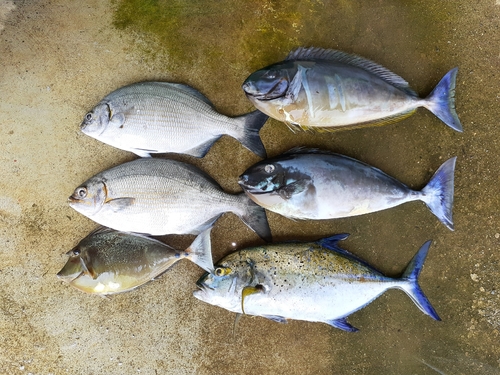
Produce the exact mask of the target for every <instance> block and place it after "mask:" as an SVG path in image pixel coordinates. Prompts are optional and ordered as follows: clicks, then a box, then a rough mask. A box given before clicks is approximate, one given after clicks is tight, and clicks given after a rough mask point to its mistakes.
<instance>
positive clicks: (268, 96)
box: [241, 78, 288, 101]
mask: <svg viewBox="0 0 500 375" xmlns="http://www.w3.org/2000/svg"><path fill="white" fill-rule="evenodd" d="M283 81H285V82H286V79H284V78H282V79H280V80H279V81H278V82H276V84H275V85H274V86H273V87H272V88H271V89H270V90H269V91H268V92H267V93H265V94H261V93H259V91H258V89H257V87H256V86H255V84H254V83H253V82H245V83H244V84H243V85H242V86H241V87H242V88H243V91H245V94H246V96H247V97H252V98H254V99H257V100H262V101H269V100H273V99H278V98H281V97H283V96H284V95H285V93H286V90H285V91H284V92H280V91H279V90H278V92H279V94H275V93H274V92H275V91H276V89H277V88H278V86H280V85H281V84H282V83H283ZM286 83H287V85H288V82H286Z"/></svg>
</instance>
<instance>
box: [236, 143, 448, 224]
mask: <svg viewBox="0 0 500 375" xmlns="http://www.w3.org/2000/svg"><path fill="white" fill-rule="evenodd" d="M455 162H456V157H453V158H451V159H449V160H447V161H446V162H444V163H443V164H442V165H441V167H439V169H438V170H437V171H436V172H435V174H434V176H433V177H432V178H431V180H430V181H429V182H428V184H427V186H425V187H424V188H423V189H422V190H420V191H416V190H412V189H410V188H409V187H408V186H406V185H405V184H403V183H401V182H400V181H398V180H396V179H395V178H393V177H391V176H389V175H387V174H385V173H384V172H382V171H381V170H380V169H377V168H374V167H372V166H370V165H368V164H365V163H363V162H361V161H359V160H356V159H353V158H350V157H347V156H344V155H340V154H335V153H330V152H328V151H321V150H315V149H305V148H304V149H292V150H290V151H289V152H288V153H285V154H283V155H282V156H278V157H276V158H273V159H267V160H263V161H262V162H259V163H257V164H254V165H253V166H251V167H250V168H248V169H247V170H246V171H245V172H244V173H243V174H242V175H241V176H240V177H239V179H238V183H239V184H240V186H241V187H242V188H243V190H244V191H245V193H247V194H248V196H249V197H250V198H251V199H252V200H253V201H254V202H255V203H257V204H258V205H260V206H262V207H264V208H266V209H268V210H270V211H273V212H276V213H278V214H280V215H282V216H285V217H288V218H292V219H313V220H324V219H336V218H343V217H351V216H357V215H362V214H368V213H372V212H376V211H380V210H385V209H388V208H391V207H395V206H398V205H400V204H403V203H406V202H411V201H417V200H419V201H423V202H424V203H425V204H426V205H427V207H428V208H429V209H430V210H431V212H432V213H433V214H434V215H435V216H436V217H437V218H438V219H439V220H440V221H441V222H442V223H443V224H444V225H445V226H446V227H447V228H449V229H450V230H454V224H453V218H452V210H453V193H454V172H455Z"/></svg>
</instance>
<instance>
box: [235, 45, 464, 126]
mask: <svg viewBox="0 0 500 375" xmlns="http://www.w3.org/2000/svg"><path fill="white" fill-rule="evenodd" d="M457 71H458V69H457V68H454V69H452V70H450V71H449V72H448V73H447V74H446V75H445V76H444V77H443V78H442V79H441V81H440V82H439V83H438V85H437V86H436V87H435V89H434V90H433V91H432V93H431V94H430V95H429V96H428V97H427V98H424V99H422V98H420V97H419V96H418V95H417V93H416V92H415V91H413V90H412V89H411V88H410V86H409V84H408V82H406V81H405V80H404V79H403V78H401V77H400V76H398V75H396V74H395V73H393V72H391V71H389V70H388V69H386V68H384V67H382V66H380V65H378V64H376V63H374V62H373V61H370V60H368V59H365V58H363V57H360V56H356V55H351V54H348V53H345V52H341V51H336V50H330V49H321V48H314V47H311V48H302V47H301V48H298V49H296V50H295V51H292V52H291V53H290V54H289V55H288V57H287V58H286V59H285V60H284V61H281V62H278V63H275V64H272V65H269V66H267V67H265V68H262V69H260V70H258V71H256V72H254V73H252V74H251V75H250V76H249V77H248V78H247V79H246V80H245V82H244V83H243V86H242V88H243V90H244V91H245V94H246V95H247V97H248V99H249V100H250V101H251V102H252V103H253V104H254V105H255V107H256V108H257V109H259V110H260V111H262V112H264V113H266V114H267V115H269V116H270V117H272V118H275V119H277V120H279V121H282V122H285V123H286V124H288V125H289V126H290V127H291V128H292V130H293V129H317V130H320V129H323V130H335V129H339V128H344V127H345V128H348V127H360V126H370V125H385V124H389V123H393V122H396V121H399V120H401V119H404V118H406V117H409V116H411V115H412V114H413V113H415V111H416V109H417V108H419V107H424V108H427V109H428V110H430V111H431V112H432V113H433V114H434V115H436V116H437V117H438V118H439V119H440V120H441V121H443V122H444V123H445V124H446V125H448V126H449V127H451V128H452V129H454V130H456V131H458V132H462V131H463V129H462V125H461V123H460V120H459V119H458V115H457V113H456V111H455V84H456V75H457Z"/></svg>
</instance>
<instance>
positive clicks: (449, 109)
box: [424, 68, 463, 132]
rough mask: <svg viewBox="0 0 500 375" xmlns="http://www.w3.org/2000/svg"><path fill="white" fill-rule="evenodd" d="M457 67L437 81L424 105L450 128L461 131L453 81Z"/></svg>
mask: <svg viewBox="0 0 500 375" xmlns="http://www.w3.org/2000/svg"><path fill="white" fill-rule="evenodd" d="M457 72H458V68H453V69H452V70H450V71H449V72H448V73H446V75H445V76H444V77H443V78H442V79H441V81H439V83H438V84H437V86H436V87H435V88H434V90H432V92H431V94H430V95H429V96H428V97H427V98H426V104H424V106H425V107H426V108H427V109H428V110H429V111H431V112H432V113H434V114H435V115H436V116H437V117H438V118H439V119H440V120H441V121H443V122H444V123H445V124H446V125H448V126H449V127H450V128H452V129H454V130H456V131H458V132H463V128H462V124H461V123H460V120H459V119H458V116H457V112H456V111H455V81H456V77H457Z"/></svg>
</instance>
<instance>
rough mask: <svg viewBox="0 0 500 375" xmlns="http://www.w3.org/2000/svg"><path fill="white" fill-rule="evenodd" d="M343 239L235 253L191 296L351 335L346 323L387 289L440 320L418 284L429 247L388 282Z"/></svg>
mask: <svg viewBox="0 0 500 375" xmlns="http://www.w3.org/2000/svg"><path fill="white" fill-rule="evenodd" d="M347 236H348V235H346V234H341V235H335V236H332V237H328V238H324V239H322V240H319V241H317V242H310V243H282V244H270V245H266V246H258V247H252V248H247V249H243V250H240V251H236V252H234V253H232V254H229V255H228V256H226V257H225V258H224V259H222V260H221V261H220V262H219V263H218V264H217V265H216V266H215V268H214V270H213V271H211V272H207V273H205V274H204V275H203V276H202V277H201V278H200V279H199V280H198V283H197V285H198V287H199V290H196V291H195V292H194V296H195V297H196V298H198V299H199V300H201V301H204V302H206V303H209V304H212V305H216V306H219V307H222V308H224V309H227V310H229V311H232V312H235V313H237V314H246V315H255V316H261V317H264V318H267V319H270V320H273V321H276V322H281V323H286V322H287V320H288V319H295V320H305V321H310V322H323V323H326V324H329V325H330V326H333V327H335V328H339V329H341V330H344V331H349V332H355V331H357V328H355V327H353V326H352V325H351V324H350V323H349V322H348V321H347V317H348V316H349V315H351V314H352V313H354V312H356V311H358V310H360V309H361V308H363V307H365V306H366V305H368V304H369V303H371V302H372V301H373V300H375V299H376V298H377V297H378V296H380V295H381V294H383V293H384V292H385V291H387V290H388V289H401V290H403V291H404V292H405V293H406V294H407V295H408V296H409V297H410V298H411V300H412V301H413V302H414V303H415V304H416V305H417V307H418V308H419V309H420V310H421V311H422V312H423V313H424V314H426V315H429V316H430V317H431V318H433V319H434V320H441V319H440V318H439V316H438V314H437V313H436V311H435V310H434V308H433V307H432V305H431V303H430V302H429V300H428V299H427V297H426V296H425V295H424V293H423V291H422V289H421V288H420V286H419V284H418V277H419V275H420V271H421V270H422V267H423V264H424V261H425V258H426V256H427V253H428V251H429V247H430V244H431V241H428V242H426V243H425V244H424V245H423V246H422V247H421V248H420V250H419V251H418V252H417V254H416V255H415V256H414V257H413V259H412V260H411V261H410V263H409V264H408V266H407V268H406V270H405V271H404V272H403V274H402V276H401V277H399V278H391V277H386V276H384V275H383V274H382V273H380V272H379V271H377V270H376V269H374V268H373V267H371V266H370V265H368V264H367V263H366V262H364V261H362V260H360V259H359V258H357V257H356V256H354V255H353V254H351V253H349V252H348V251H346V250H344V249H342V248H340V247H339V246H338V241H340V240H344V239H345V238H347Z"/></svg>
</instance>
